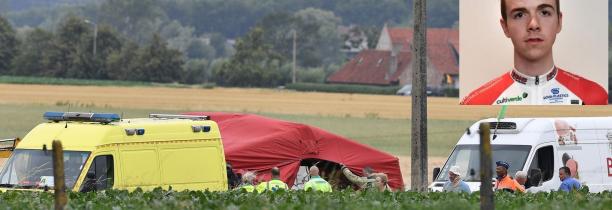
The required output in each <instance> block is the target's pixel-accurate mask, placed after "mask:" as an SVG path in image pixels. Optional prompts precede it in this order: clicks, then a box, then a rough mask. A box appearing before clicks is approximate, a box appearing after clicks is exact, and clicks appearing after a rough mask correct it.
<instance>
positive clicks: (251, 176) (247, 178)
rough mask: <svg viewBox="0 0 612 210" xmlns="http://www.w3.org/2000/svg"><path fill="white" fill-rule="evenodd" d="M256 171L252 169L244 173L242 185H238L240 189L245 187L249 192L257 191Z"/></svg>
mask: <svg viewBox="0 0 612 210" xmlns="http://www.w3.org/2000/svg"><path fill="white" fill-rule="evenodd" d="M255 177H256V175H255V173H254V172H252V171H247V172H246V173H244V175H242V185H240V187H238V189H244V190H246V191H247V192H253V191H255V183H254V182H255Z"/></svg>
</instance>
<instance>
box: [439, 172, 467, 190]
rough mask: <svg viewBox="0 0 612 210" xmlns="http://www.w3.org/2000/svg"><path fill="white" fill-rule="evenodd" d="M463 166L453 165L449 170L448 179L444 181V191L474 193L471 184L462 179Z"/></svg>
mask: <svg viewBox="0 0 612 210" xmlns="http://www.w3.org/2000/svg"><path fill="white" fill-rule="evenodd" d="M460 171H461V168H459V166H452V167H451V168H450V170H448V181H447V182H446V183H444V186H443V187H442V191H444V192H466V193H472V191H471V190H470V186H468V185H467V183H465V182H464V181H463V180H461V172H460Z"/></svg>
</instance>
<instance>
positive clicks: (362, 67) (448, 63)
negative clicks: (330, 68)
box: [327, 28, 459, 85]
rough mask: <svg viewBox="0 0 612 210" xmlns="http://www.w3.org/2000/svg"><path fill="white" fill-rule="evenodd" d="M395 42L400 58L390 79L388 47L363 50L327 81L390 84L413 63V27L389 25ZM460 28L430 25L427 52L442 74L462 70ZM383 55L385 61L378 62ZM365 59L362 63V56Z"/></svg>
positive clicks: (391, 37) (435, 67)
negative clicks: (460, 64) (385, 49)
mask: <svg viewBox="0 0 612 210" xmlns="http://www.w3.org/2000/svg"><path fill="white" fill-rule="evenodd" d="M387 30H388V33H389V38H390V40H391V42H392V44H393V45H397V44H401V45H402V49H401V50H400V51H401V53H400V57H399V58H400V60H401V62H399V63H398V68H397V71H396V73H395V74H394V75H393V76H392V77H391V78H390V79H388V80H385V76H386V74H387V71H388V65H389V62H386V61H388V60H389V59H388V58H389V57H390V50H391V49H388V50H389V51H374V50H364V51H362V52H361V53H360V54H359V55H357V56H355V57H354V58H353V59H352V60H351V61H349V62H348V63H346V64H345V65H344V66H343V67H342V68H341V69H340V70H338V71H337V72H336V73H334V74H332V75H331V76H330V77H329V78H328V79H327V81H328V82H331V83H350V84H371V85H391V84H394V83H396V82H397V81H398V77H399V76H400V74H401V73H402V72H403V71H405V70H406V67H407V65H410V61H411V58H410V56H411V55H410V43H411V42H412V38H413V31H412V29H410V28H387ZM458 55H459V31H458V30H457V29H450V28H428V29H427V56H428V59H429V62H431V64H432V65H433V67H434V69H435V70H437V71H438V72H440V73H442V74H459V60H458ZM381 58H383V59H384V60H385V62H383V65H380V66H377V65H376V64H377V63H378V60H379V59H381ZM360 59H362V62H361V64H359V62H358V61H359V60H360Z"/></svg>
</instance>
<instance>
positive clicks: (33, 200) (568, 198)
mask: <svg viewBox="0 0 612 210" xmlns="http://www.w3.org/2000/svg"><path fill="white" fill-rule="evenodd" d="M495 204H496V209H501V210H505V209H524V210H531V209H572V210H573V209H590V210H598V209H609V207H610V205H612V193H611V192H603V193H597V194H589V193H563V192H555V193H538V194H519V195H515V194H510V193H500V194H497V195H496V197H495ZM479 205H480V200H479V195H478V194H477V193H474V194H457V193H417V192H401V193H390V192H385V193H378V192H354V191H351V190H346V191H339V192H332V193H314V192H304V191H292V192H284V191H278V192H268V193H263V194H256V193H245V192H241V191H228V192H208V191H182V192H174V191H165V190H161V189H159V188H158V189H155V190H153V191H150V192H143V191H142V190H139V189H137V190H135V191H133V192H127V191H117V190H109V191H105V192H97V193H96V192H91V193H74V192H69V193H68V204H67V206H66V207H67V208H68V209H338V210H340V209H366V210H376V209H456V210H462V209H477V208H478V207H479ZM0 206H1V207H3V208H5V209H51V208H52V207H53V195H52V194H51V193H44V192H27V191H8V192H4V193H0Z"/></svg>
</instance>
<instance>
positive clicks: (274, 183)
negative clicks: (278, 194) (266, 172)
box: [257, 179, 289, 192]
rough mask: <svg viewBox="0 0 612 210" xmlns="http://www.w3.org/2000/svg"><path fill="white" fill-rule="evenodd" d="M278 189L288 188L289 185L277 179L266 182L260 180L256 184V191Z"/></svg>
mask: <svg viewBox="0 0 612 210" xmlns="http://www.w3.org/2000/svg"><path fill="white" fill-rule="evenodd" d="M279 189H283V190H288V189H289V186H287V184H285V183H284V182H283V181H281V180H278V179H272V180H270V181H268V182H262V183H260V184H259V185H257V192H264V191H266V190H270V191H277V190H279Z"/></svg>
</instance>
